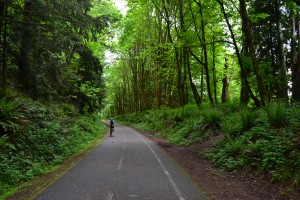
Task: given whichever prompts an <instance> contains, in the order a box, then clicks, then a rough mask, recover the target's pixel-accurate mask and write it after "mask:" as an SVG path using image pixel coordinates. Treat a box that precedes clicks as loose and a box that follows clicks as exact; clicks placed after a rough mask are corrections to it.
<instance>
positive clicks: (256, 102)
mask: <svg viewBox="0 0 300 200" xmlns="http://www.w3.org/2000/svg"><path fill="white" fill-rule="evenodd" d="M217 2H218V3H219V4H220V6H221V10H222V13H223V15H224V17H225V20H226V24H227V26H228V29H229V31H230V35H231V39H232V41H233V45H234V49H235V53H236V56H237V58H238V61H239V65H240V68H241V76H242V77H241V79H242V80H243V81H244V83H245V87H246V88H247V90H248V92H249V94H250V96H251V98H252V99H253V101H254V103H255V105H256V106H257V107H261V106H262V104H261V102H260V101H259V100H258V98H257V97H256V96H255V95H254V94H253V91H252V89H251V87H250V84H249V82H248V79H247V73H246V71H245V68H244V63H243V60H242V57H241V54H240V51H239V48H238V45H237V42H236V39H235V35H234V33H233V30H232V27H231V24H230V22H229V19H228V16H227V14H226V11H225V7H224V4H223V2H222V1H220V0H217Z"/></svg>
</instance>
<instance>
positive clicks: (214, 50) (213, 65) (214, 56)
mask: <svg viewBox="0 0 300 200" xmlns="http://www.w3.org/2000/svg"><path fill="white" fill-rule="evenodd" d="M213 34H214V33H213ZM212 42H213V43H212V54H213V63H212V70H213V71H212V73H213V84H214V97H215V104H218V100H217V77H216V76H217V75H216V62H215V59H216V47H215V35H213V41H212Z"/></svg>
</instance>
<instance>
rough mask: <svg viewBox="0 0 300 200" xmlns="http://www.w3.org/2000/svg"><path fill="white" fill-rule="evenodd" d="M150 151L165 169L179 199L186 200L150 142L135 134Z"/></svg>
mask: <svg viewBox="0 0 300 200" xmlns="http://www.w3.org/2000/svg"><path fill="white" fill-rule="evenodd" d="M134 133H135V134H136V135H137V136H138V137H139V138H140V139H141V140H142V141H143V142H144V143H145V144H146V145H147V146H148V148H149V149H150V151H151V152H152V153H153V155H154V156H155V158H156V160H157V161H158V163H159V164H160V166H161V168H162V169H163V171H164V173H165V175H166V176H167V177H168V180H169V183H170V184H171V185H172V187H173V189H174V190H175V192H176V195H177V197H178V198H179V199H180V200H185V198H184V197H183V195H182V194H181V192H180V190H179V188H178V187H177V185H176V183H175V182H174V180H173V179H172V177H171V176H170V173H169V172H168V170H167V169H166V167H165V165H164V164H163V163H162V162H161V160H160V159H159V157H158V155H157V154H156V152H155V151H154V150H153V149H152V147H151V146H150V145H149V144H148V142H147V141H146V140H145V139H144V138H142V136H140V135H139V134H138V133H136V132H134Z"/></svg>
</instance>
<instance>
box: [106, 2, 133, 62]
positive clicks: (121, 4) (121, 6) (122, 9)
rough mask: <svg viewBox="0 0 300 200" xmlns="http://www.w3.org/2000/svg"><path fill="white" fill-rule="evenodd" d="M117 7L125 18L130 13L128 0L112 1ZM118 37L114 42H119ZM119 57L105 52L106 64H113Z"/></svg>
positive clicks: (107, 51)
mask: <svg viewBox="0 0 300 200" xmlns="http://www.w3.org/2000/svg"><path fill="white" fill-rule="evenodd" d="M112 1H113V3H114V4H115V5H116V7H117V8H118V9H119V10H120V12H121V14H122V15H123V16H124V15H126V13H127V11H128V7H127V1H126V0H112ZM117 38H118V37H117V36H115V37H114V38H113V39H112V40H117ZM117 57H118V56H117V55H116V54H115V53H113V52H111V51H110V50H106V51H105V62H106V63H110V64H111V63H113V62H114V61H115V60H116V59H117Z"/></svg>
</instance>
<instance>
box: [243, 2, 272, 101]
mask: <svg viewBox="0 0 300 200" xmlns="http://www.w3.org/2000/svg"><path fill="white" fill-rule="evenodd" d="M239 2H240V15H241V18H242V23H244V26H243V27H244V28H243V30H242V31H243V33H244V36H245V39H246V42H247V43H248V45H249V53H250V57H251V60H252V65H253V67H254V74H255V75H256V79H257V87H258V92H259V95H260V104H261V105H263V106H264V105H265V100H266V96H267V95H266V89H265V84H264V78H263V75H262V73H261V69H260V66H259V63H258V60H257V57H256V54H255V48H254V43H253V38H252V34H251V27H250V20H249V18H248V14H247V6H246V2H245V0H239Z"/></svg>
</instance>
